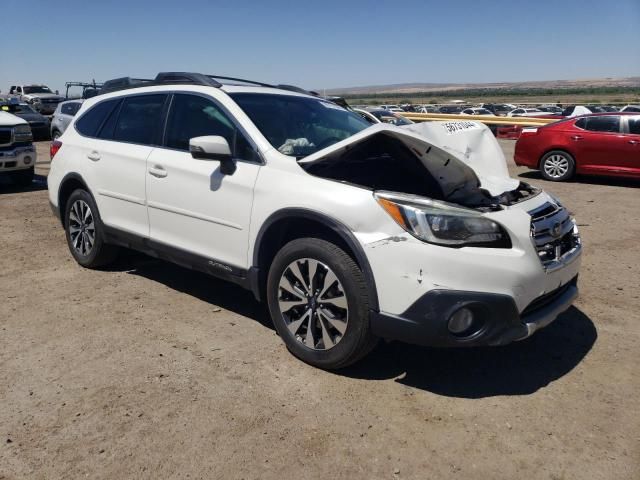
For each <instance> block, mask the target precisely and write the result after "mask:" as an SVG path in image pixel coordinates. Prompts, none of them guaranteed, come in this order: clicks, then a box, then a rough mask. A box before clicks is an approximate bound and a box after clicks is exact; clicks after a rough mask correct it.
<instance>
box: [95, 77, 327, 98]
mask: <svg viewBox="0 0 640 480" xmlns="http://www.w3.org/2000/svg"><path fill="white" fill-rule="evenodd" d="M218 80H229V81H232V82H242V83H247V84H250V85H258V86H260V87H267V88H279V89H281V90H289V91H291V92H298V93H305V94H307V95H314V96H319V95H318V93H316V92H310V91H308V90H305V89H304V88H300V87H295V86H293V85H270V84H268V83H262V82H256V81H255V80H247V79H244V78H236V77H227V76H224V75H205V74H202V73H193V72H160V73H158V75H156V78H155V79H153V80H151V79H148V78H132V77H121V78H114V79H113V80H107V81H106V82H104V84H103V86H102V89H101V90H100V93H101V94H102V93H109V92H115V91H117V90H125V89H127V88H135V87H143V86H153V85H172V84H173V85H175V84H183V85H203V86H206V87H216V88H220V87H221V86H222V84H223V82H219V81H218Z"/></svg>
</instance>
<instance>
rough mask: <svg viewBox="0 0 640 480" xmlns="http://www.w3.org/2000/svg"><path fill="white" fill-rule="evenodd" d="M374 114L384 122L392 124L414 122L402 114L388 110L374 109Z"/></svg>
mask: <svg viewBox="0 0 640 480" xmlns="http://www.w3.org/2000/svg"><path fill="white" fill-rule="evenodd" d="M370 113H371V114H372V115H374V116H375V117H376V118H377V119H378V120H380V121H381V122H382V123H390V124H391V125H397V126H400V125H410V124H412V123H413V122H412V121H411V120H408V119H406V118H404V117H403V116H402V115H398V114H397V113H394V112H390V111H388V110H374V111H372V112H370Z"/></svg>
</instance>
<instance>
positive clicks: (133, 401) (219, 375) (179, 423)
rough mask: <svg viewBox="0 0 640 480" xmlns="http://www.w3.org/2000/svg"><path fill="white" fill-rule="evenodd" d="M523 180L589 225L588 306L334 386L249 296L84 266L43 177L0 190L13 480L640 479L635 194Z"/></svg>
mask: <svg viewBox="0 0 640 480" xmlns="http://www.w3.org/2000/svg"><path fill="white" fill-rule="evenodd" d="M501 143H502V145H503V148H504V149H505V152H506V153H507V155H508V157H509V158H511V156H512V152H513V143H512V142H509V141H501ZM47 148H48V145H47V144H46V143H40V144H39V149H41V154H40V158H41V161H40V162H39V163H38V169H37V173H39V174H40V175H42V176H44V175H46V173H47V171H48V165H47V163H46V162H45V161H43V160H42V159H46V158H48V152H47ZM45 152H46V153H45ZM511 171H512V174H513V175H514V176H518V175H520V176H521V177H522V178H523V179H525V180H526V181H529V182H531V183H533V184H535V185H539V186H543V187H544V188H545V189H548V190H549V191H550V192H552V193H554V194H556V195H558V196H559V198H561V199H562V200H563V201H564V203H565V204H566V205H567V206H568V207H570V209H571V210H573V212H574V213H575V215H576V217H577V219H578V222H579V224H580V225H581V231H582V235H583V239H584V244H585V254H584V261H583V268H582V272H581V275H580V287H581V296H580V298H579V300H578V301H577V303H576V305H575V307H573V308H571V310H569V311H568V312H567V313H565V314H564V315H563V316H561V317H560V318H559V319H558V321H557V322H555V323H554V324H552V325H551V326H549V327H548V328H546V329H544V330H542V331H540V332H538V333H537V334H536V335H535V336H534V337H532V338H530V339H528V340H525V341H523V342H521V343H518V344H514V345H510V346H507V347H502V348H494V349H473V350H435V349H427V348H420V347H414V346H407V345H403V344H398V343H390V344H384V345H381V346H380V347H379V348H378V349H377V350H376V351H375V352H374V353H373V354H371V355H370V356H369V357H368V358H367V359H365V360H364V361H363V362H361V363H360V364H358V365H356V366H354V367H352V368H350V369H348V370H344V371H341V372H339V373H327V372H323V371H320V370H316V369H313V368H311V367H308V366H306V365H304V364H303V363H301V362H299V361H298V360H296V359H295V358H293V357H292V356H291V355H290V354H289V353H287V351H286V350H285V348H284V346H283V345H282V344H281V342H280V340H279V339H278V337H277V336H276V334H275V332H274V330H273V328H272V326H271V325H270V322H269V319H268V315H267V313H266V309H265V308H263V307H262V306H261V305H259V304H258V303H256V302H255V301H254V300H253V298H252V296H251V294H250V293H248V292H246V291H243V290H241V289H240V288H237V287H235V286H232V285H229V284H225V283H223V282H221V281H217V280H215V279H212V278H209V277H206V276H204V275H201V274H198V273H193V272H190V271H187V270H184V269H181V268H179V267H176V266H173V265H171V264H168V263H164V262H162V261H158V260H154V259H151V258H149V257H146V256H144V255H140V254H136V253H127V254H125V255H124V256H123V258H121V260H120V261H119V262H118V263H117V265H115V266H114V267H112V268H111V269H110V270H108V271H100V272H96V271H89V270H84V269H82V268H80V267H79V266H77V265H76V263H75V262H74V261H73V260H72V258H71V256H70V254H69V253H68V251H67V247H66V244H65V239H64V232H63V230H62V229H61V228H60V227H59V224H58V223H57V221H56V220H55V219H54V217H53V216H52V215H51V213H50V210H49V206H48V204H47V191H46V186H45V179H44V177H39V179H38V182H36V183H34V185H33V187H32V188H30V189H27V190H24V189H23V190H18V189H16V188H14V187H11V186H9V185H7V184H0V245H1V246H2V253H3V254H2V256H1V257H0V291H1V292H2V293H3V298H2V302H1V303H0V328H1V330H0V405H1V406H2V407H1V408H0V479H2V480H5V479H17V478H36V479H55V478H65V479H69V478H80V477H82V478H87V477H88V478H93V479H96V478H149V479H156V478H220V479H257V478H261V479H270V478H274V479H276V478H277V479H280V478H294V477H299V478H367V479H374V478H375V479H378V478H390V479H394V478H419V479H429V478H433V479H442V478H447V477H450V476H454V474H455V476H456V477H458V478H483V479H489V478H509V479H514V478H530V479H534V478H535V479H537V478H544V479H571V478H580V479H605V478H606V479H631V478H636V479H637V478H640V400H639V398H640V374H639V372H640V369H639V368H638V364H639V361H640V348H639V341H640V292H639V288H638V287H639V283H640V282H639V280H640V249H639V248H638V238H640V221H639V220H640V189H639V187H640V182H632V181H621V180H612V179H585V178H582V179H579V180H578V181H576V182H574V183H568V184H553V183H550V182H545V181H543V180H541V178H540V177H539V176H538V175H537V174H534V173H533V172H527V171H526V170H525V169H522V168H517V167H515V166H514V165H513V164H512V165H511Z"/></svg>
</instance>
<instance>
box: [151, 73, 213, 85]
mask: <svg viewBox="0 0 640 480" xmlns="http://www.w3.org/2000/svg"><path fill="white" fill-rule="evenodd" d="M154 83H156V84H167V83H186V84H190V85H204V86H207V87H216V88H219V87H221V86H222V84H221V83H220V82H217V81H215V80H214V79H213V78H212V77H211V75H203V74H202V73H191V72H160V73H159V74H158V75H156V79H155V80H154Z"/></svg>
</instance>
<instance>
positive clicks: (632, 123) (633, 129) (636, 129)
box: [629, 117, 640, 135]
mask: <svg viewBox="0 0 640 480" xmlns="http://www.w3.org/2000/svg"><path fill="white" fill-rule="evenodd" d="M629 133H633V134H635V135H640V117H633V118H630V119H629Z"/></svg>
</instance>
